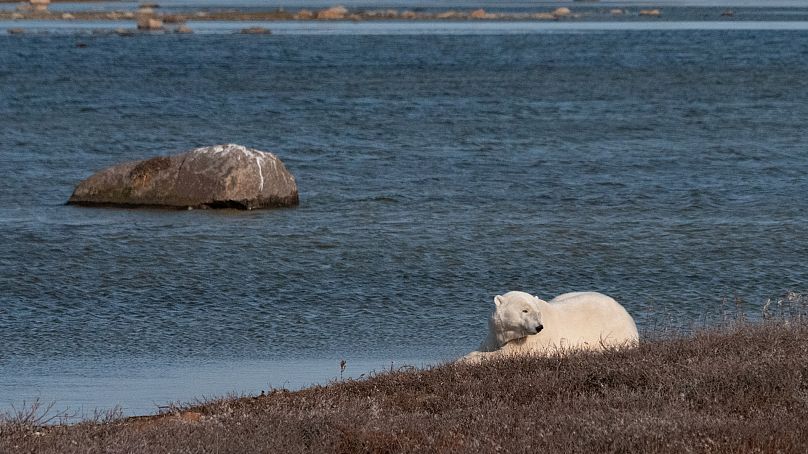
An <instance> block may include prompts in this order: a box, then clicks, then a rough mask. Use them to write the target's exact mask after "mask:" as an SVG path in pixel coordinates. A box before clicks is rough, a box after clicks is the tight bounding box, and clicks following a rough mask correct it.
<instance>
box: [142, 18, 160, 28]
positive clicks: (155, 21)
mask: <svg viewBox="0 0 808 454" xmlns="http://www.w3.org/2000/svg"><path fill="white" fill-rule="evenodd" d="M137 28H138V30H162V29H163V21H162V19H160V18H157V17H140V18H138V20H137Z"/></svg>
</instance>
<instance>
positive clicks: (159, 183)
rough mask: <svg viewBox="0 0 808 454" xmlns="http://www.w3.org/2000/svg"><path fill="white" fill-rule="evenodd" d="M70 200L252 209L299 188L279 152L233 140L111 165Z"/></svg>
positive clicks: (292, 197) (284, 199)
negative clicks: (275, 152)
mask: <svg viewBox="0 0 808 454" xmlns="http://www.w3.org/2000/svg"><path fill="white" fill-rule="evenodd" d="M67 203H68V204H76V205H89V206H165V207H177V208H186V207H193V208H241V209H247V210H251V209H254V208H272V207H289V206H295V205H297V204H298V194H297V184H296V183H295V177H293V176H292V174H291V173H289V171H288V170H286V166H284V165H283V162H281V160H280V159H278V158H277V157H276V156H275V155H274V154H272V153H266V152H263V151H258V150H253V149H250V148H246V147H243V146H241V145H234V144H227V145H216V146H212V147H202V148H196V149H194V150H191V151H188V152H185V153H182V154H178V155H174V156H160V157H156V158H151V159H148V160H145V161H136V162H127V163H124V164H119V165H116V166H113V167H109V168H107V169H104V170H102V171H100V172H98V173H96V174H95V175H92V176H91V177H89V178H87V179H86V180H84V181H82V182H81V183H79V185H78V186H76V190H75V191H73V195H72V196H70V200H68V202H67Z"/></svg>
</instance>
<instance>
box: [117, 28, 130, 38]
mask: <svg viewBox="0 0 808 454" xmlns="http://www.w3.org/2000/svg"><path fill="white" fill-rule="evenodd" d="M115 33H117V34H118V36H134V35H135V32H134V31H132V30H129V29H128V28H116V29H115Z"/></svg>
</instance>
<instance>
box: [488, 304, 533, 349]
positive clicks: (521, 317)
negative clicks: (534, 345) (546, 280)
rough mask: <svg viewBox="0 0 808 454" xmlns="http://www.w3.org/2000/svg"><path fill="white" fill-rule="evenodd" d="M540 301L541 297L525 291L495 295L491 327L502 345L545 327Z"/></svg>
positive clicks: (490, 321)
mask: <svg viewBox="0 0 808 454" xmlns="http://www.w3.org/2000/svg"><path fill="white" fill-rule="evenodd" d="M539 301H540V300H539V298H537V297H535V296H533V295H531V294H529V293H525V292H508V293H506V294H504V295H497V296H495V297H494V306H495V307H494V313H493V314H491V319H490V320H489V328H490V329H491V331H492V332H493V333H495V334H496V339H497V343H498V344H499V345H500V346H502V345H505V344H506V343H507V342H509V341H512V340H514V339H520V338H523V337H526V336H530V335H532V334H536V333H538V332H540V331H541V330H542V329H544V326H543V325H542V320H541V311H540V310H539Z"/></svg>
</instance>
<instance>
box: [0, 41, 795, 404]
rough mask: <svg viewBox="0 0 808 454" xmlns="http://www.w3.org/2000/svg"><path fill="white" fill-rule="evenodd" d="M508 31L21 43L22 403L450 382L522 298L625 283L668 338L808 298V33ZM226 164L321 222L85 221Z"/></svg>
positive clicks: (18, 308)
mask: <svg viewBox="0 0 808 454" xmlns="http://www.w3.org/2000/svg"><path fill="white" fill-rule="evenodd" d="M503 27H504V28H503V29H502V32H501V33H493V32H491V33H476V34H475V33H461V34H447V33H434V32H429V31H425V30H422V29H418V28H416V29H414V31H412V32H411V33H407V34H402V35H391V34H359V35H357V34H332V35H328V36H322V35H318V34H295V35H287V36H284V35H282V34H281V33H279V34H277V35H272V36H248V35H222V34H211V35H205V34H198V35H192V36H178V35H143V36H135V37H128V38H127V37H118V36H91V35H64V34H59V35H51V36H38V35H36V36H35V35H23V36H2V35H0V162H2V165H1V166H0V346H2V348H0V377H1V379H0V407H3V408H8V406H9V405H10V404H11V403H14V404H17V405H19V404H20V403H21V401H22V400H23V399H25V400H27V401H30V400H31V398H32V397H35V396H40V397H41V398H42V399H43V400H45V401H49V400H56V401H57V404H58V406H60V407H64V406H70V407H71V408H77V407H79V408H81V409H82V410H83V411H85V412H86V411H88V409H90V408H95V407H101V408H107V407H110V406H112V405H115V404H118V403H120V404H122V405H123V407H124V410H125V411H126V412H129V413H143V412H148V411H149V409H151V410H155V409H156V405H163V404H164V403H166V401H167V400H170V401H175V400H190V399H193V398H194V397H200V396H201V395H203V394H204V395H211V394H218V395H221V394H225V393H227V392H230V391H246V392H257V390H260V389H266V388H267V386H268V385H272V386H287V387H292V388H294V387H299V386H304V385H307V384H310V383H312V382H323V381H326V380H328V379H330V378H336V377H337V376H338V374H339V370H338V363H339V360H340V359H346V360H347V361H348V364H349V369H348V370H347V371H346V372H347V373H350V374H353V375H358V374H361V373H363V372H366V371H367V370H370V369H375V368H377V367H386V365H389V363H390V362H391V361H392V362H393V363H394V364H396V365H398V364H405V363H408V364H416V365H422V364H426V363H433V362H436V361H442V360H448V359H451V358H453V357H456V356H457V355H461V354H463V353H465V352H467V351H469V350H472V349H473V348H475V347H476V345H477V344H478V343H479V341H480V340H481V337H482V334H483V332H484V330H485V318H486V315H487V313H488V311H489V310H490V306H491V303H490V301H491V298H492V297H493V295H495V294H497V293H501V292H505V291H507V290H512V289H523V290H527V291H531V292H534V293H537V294H538V295H540V296H542V297H545V298H550V297H552V296H553V295H556V294H559V293H562V292H566V291H572V290H583V289H592V290H599V291H602V292H605V293H608V294H610V295H613V296H614V297H616V298H617V299H618V300H619V301H621V302H622V303H623V304H624V305H625V306H626V307H627V308H628V309H629V311H630V312H631V313H633V314H634V315H635V317H636V318H637V321H638V324H639V326H640V328H641V329H643V330H648V329H654V328H658V327H660V326H668V325H674V326H683V327H687V326H690V325H691V324H692V323H698V322H703V321H709V320H710V319H711V317H713V316H715V314H718V313H720V312H721V311H722V310H723V309H724V308H725V307H726V304H725V303H726V301H734V300H735V299H736V298H737V299H739V300H741V301H742V302H741V303H740V305H741V307H743V308H745V309H748V310H750V311H752V312H755V311H757V310H758V309H757V308H758V307H759V306H760V305H761V304H762V303H763V302H764V301H765V300H766V299H767V298H776V297H778V296H779V295H781V294H782V293H783V292H785V291H787V290H794V291H798V292H803V291H805V290H806V289H805V286H806V282H807V280H806V278H808V271H806V267H805V266H804V264H805V261H806V258H808V246H806V242H805V238H806V234H808V222H807V221H808V202H806V198H805V196H804V194H805V193H806V192H808V180H806V178H805V175H806V172H808V161H806V159H805V150H806V145H805V144H806V143H807V142H808V140H806V139H808V132H806V129H805V127H804V125H805V123H806V119H808V102H807V101H808V99H806V98H808V51H806V49H808V34H807V33H806V32H805V31H799V30H790V31H783V30H598V31H593V30H582V29H579V30H576V31H574V32H565V33H556V32H548V31H546V30H539V31H536V30H533V31H522V32H520V33H510V32H509V29H508V25H504V26H503ZM79 42H81V43H84V44H86V45H87V47H82V48H79V47H77V46H76V44H77V43H79ZM224 142H235V143H241V144H245V145H248V146H252V147H255V148H259V149H263V150H269V151H274V152H276V153H277V154H278V155H279V156H280V157H281V159H283V160H284V162H285V163H286V165H287V167H288V168H289V169H290V170H291V171H292V172H293V173H294V174H295V175H296V176H297V179H298V183H299V186H300V191H301V206H300V207H299V208H296V209H283V210H273V211H258V212H236V211H162V210H118V209H87V208H78V207H72V206H65V205H64V202H65V201H66V200H67V198H68V197H69V195H70V193H71V191H72V189H73V187H74V186H75V184H76V183H77V182H78V181H80V180H81V179H82V178H85V177H86V176H88V175H90V174H91V173H92V172H93V171H95V170H98V169H101V168H103V167H105V166H108V165H112V164H115V163H118V162H121V161H125V160H131V159H141V158H145V157H149V156H152V155H154V154H160V153H173V152H179V151H183V150H186V149H188V148H191V147H194V146H198V145H207V144H215V143H224ZM732 305H733V304H732V303H730V306H732ZM161 378H162V379H161ZM155 383H157V384H156V385H155Z"/></svg>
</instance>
